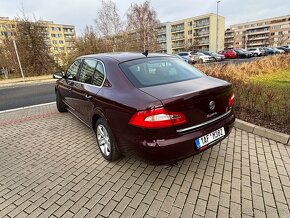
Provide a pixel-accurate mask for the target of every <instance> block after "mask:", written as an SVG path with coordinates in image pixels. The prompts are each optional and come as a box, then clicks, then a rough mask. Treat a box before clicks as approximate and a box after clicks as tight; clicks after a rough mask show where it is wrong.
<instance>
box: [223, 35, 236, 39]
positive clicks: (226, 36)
mask: <svg viewBox="0 0 290 218" xmlns="http://www.w3.org/2000/svg"><path fill="white" fill-rule="evenodd" d="M228 38H234V34H231V35H225V39H228Z"/></svg>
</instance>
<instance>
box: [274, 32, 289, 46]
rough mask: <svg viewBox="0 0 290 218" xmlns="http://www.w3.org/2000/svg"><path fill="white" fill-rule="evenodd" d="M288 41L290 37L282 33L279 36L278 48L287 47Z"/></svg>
mask: <svg viewBox="0 0 290 218" xmlns="http://www.w3.org/2000/svg"><path fill="white" fill-rule="evenodd" d="M287 40H288V35H287V34H285V33H284V32H282V33H280V34H279V36H278V43H277V44H278V46H283V45H286V42H287Z"/></svg>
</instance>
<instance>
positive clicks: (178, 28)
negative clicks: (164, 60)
mask: <svg viewBox="0 0 290 218" xmlns="http://www.w3.org/2000/svg"><path fill="white" fill-rule="evenodd" d="M217 27H218V28H217ZM224 28H225V18H224V17H223V16H218V26H217V15H216V14H213V13H211V14H206V15H201V16H197V17H191V18H186V19H183V20H178V21H173V22H167V23H163V24H161V27H160V28H159V29H158V30H157V40H158V42H159V44H160V48H161V50H160V52H163V53H168V54H172V53H173V54H174V53H178V52H180V51H186V50H204V51H216V36H217V34H218V50H221V49H223V47H224Z"/></svg>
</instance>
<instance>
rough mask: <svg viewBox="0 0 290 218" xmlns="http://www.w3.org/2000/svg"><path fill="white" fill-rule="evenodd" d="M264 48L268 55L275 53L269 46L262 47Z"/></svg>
mask: <svg viewBox="0 0 290 218" xmlns="http://www.w3.org/2000/svg"><path fill="white" fill-rule="evenodd" d="M264 50H265V51H266V53H267V54H268V55H273V54H275V52H274V50H273V49H272V48H269V47H264Z"/></svg>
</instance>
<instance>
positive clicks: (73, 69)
mask: <svg viewBox="0 0 290 218" xmlns="http://www.w3.org/2000/svg"><path fill="white" fill-rule="evenodd" d="M80 64H81V60H80V59H78V60H76V61H75V62H73V64H72V65H70V67H69V68H68V70H67V72H66V76H67V78H68V79H72V80H76V75H77V73H78V69H79V67H80Z"/></svg>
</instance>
